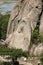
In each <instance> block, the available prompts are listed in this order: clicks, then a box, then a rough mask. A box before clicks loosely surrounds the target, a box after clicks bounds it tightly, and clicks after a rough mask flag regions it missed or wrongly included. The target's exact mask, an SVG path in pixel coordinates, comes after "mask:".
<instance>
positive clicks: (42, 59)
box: [40, 53, 43, 65]
mask: <svg viewBox="0 0 43 65" xmlns="http://www.w3.org/2000/svg"><path fill="white" fill-rule="evenodd" d="M40 61H41V65H43V53H42V54H41V59H40Z"/></svg>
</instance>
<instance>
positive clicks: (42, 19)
mask: <svg viewBox="0 0 43 65" xmlns="http://www.w3.org/2000/svg"><path fill="white" fill-rule="evenodd" d="M39 29H40V34H43V13H42V16H41V20H40V28H39Z"/></svg>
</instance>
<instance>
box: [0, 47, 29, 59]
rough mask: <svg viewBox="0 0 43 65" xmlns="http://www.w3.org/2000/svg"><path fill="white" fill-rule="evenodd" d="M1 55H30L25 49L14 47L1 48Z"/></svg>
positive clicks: (15, 57)
mask: <svg viewBox="0 0 43 65" xmlns="http://www.w3.org/2000/svg"><path fill="white" fill-rule="evenodd" d="M0 55H1V56H2V55H3V56H5V55H9V56H10V58H14V59H17V57H22V56H24V57H28V52H25V51H23V50H22V49H14V48H0Z"/></svg>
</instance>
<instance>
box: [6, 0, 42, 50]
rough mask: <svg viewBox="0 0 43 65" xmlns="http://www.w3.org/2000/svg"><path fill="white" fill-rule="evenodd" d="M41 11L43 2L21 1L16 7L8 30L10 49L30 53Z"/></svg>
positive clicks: (33, 0)
mask: <svg viewBox="0 0 43 65" xmlns="http://www.w3.org/2000/svg"><path fill="white" fill-rule="evenodd" d="M41 10H42V1H41V0H40V1H39V0H37V1H36V0H21V1H20V2H19V3H17V4H16V5H15V7H14V9H13V10H12V13H11V17H10V21H9V24H8V30H7V38H8V39H6V41H7V42H9V43H8V44H9V47H13V48H15V47H16V48H18V49H20V48H21V49H23V50H24V51H28V49H29V46H30V40H31V32H32V31H33V30H34V29H35V27H36V24H37V21H38V18H39V15H40V13H41Z"/></svg>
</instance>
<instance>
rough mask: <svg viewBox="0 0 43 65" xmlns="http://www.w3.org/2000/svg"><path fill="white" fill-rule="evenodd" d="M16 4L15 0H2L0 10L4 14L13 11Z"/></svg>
mask: <svg viewBox="0 0 43 65" xmlns="http://www.w3.org/2000/svg"><path fill="white" fill-rule="evenodd" d="M14 4H15V1H14V0H0V12H1V13H2V14H4V13H6V12H7V11H12V9H13V7H14Z"/></svg>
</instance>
